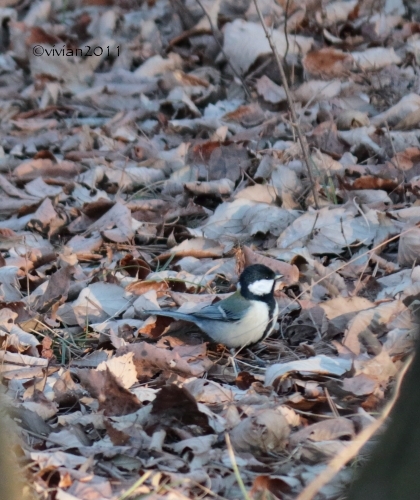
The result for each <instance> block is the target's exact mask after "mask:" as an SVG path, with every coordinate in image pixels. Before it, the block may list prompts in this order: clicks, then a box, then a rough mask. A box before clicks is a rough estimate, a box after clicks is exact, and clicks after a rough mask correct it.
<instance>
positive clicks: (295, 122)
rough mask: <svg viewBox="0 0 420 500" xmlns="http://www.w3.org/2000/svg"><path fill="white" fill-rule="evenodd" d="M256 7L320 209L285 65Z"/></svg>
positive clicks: (316, 204)
mask: <svg viewBox="0 0 420 500" xmlns="http://www.w3.org/2000/svg"><path fill="white" fill-rule="evenodd" d="M197 1H198V0H197ZM254 5H255V8H256V9H257V13H258V17H259V18H260V21H261V24H262V27H263V28H264V33H265V36H266V37H267V40H268V43H269V44H270V47H271V50H272V52H273V54H274V57H275V59H276V62H277V66H278V68H279V71H280V78H281V81H282V84H283V87H284V91H285V92H286V98H287V104H288V105H289V108H290V113H291V114H292V125H293V127H294V128H295V129H296V133H297V136H298V139H299V143H300V147H301V148H302V152H303V158H304V160H305V164H306V169H307V171H308V178H309V182H310V183H311V189H312V194H313V196H314V202H315V207H316V208H319V198H318V192H317V190H316V187H315V182H314V179H313V175H312V170H311V162H310V158H309V152H308V148H307V147H306V142H305V139H304V137H303V134H302V130H301V129H300V127H299V124H298V120H297V115H296V109H295V104H294V102H293V98H292V94H291V93H290V89H289V85H288V83H287V78H286V74H285V72H284V69H283V64H282V62H281V59H280V54H279V53H278V51H277V48H276V46H275V45H274V42H273V39H272V38H271V35H270V33H269V31H268V29H267V26H266V24H265V21H264V17H263V15H262V12H261V9H260V6H259V5H258V0H254Z"/></svg>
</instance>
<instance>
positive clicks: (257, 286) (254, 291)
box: [239, 264, 277, 300]
mask: <svg viewBox="0 0 420 500" xmlns="http://www.w3.org/2000/svg"><path fill="white" fill-rule="evenodd" d="M276 278H277V276H276V274H275V272H274V271H272V270H271V269H270V268H269V267H267V266H264V265H263V264H254V265H252V266H248V267H246V268H245V269H244V271H243V273H242V274H241V276H240V278H239V285H240V290H241V294H242V295H243V296H244V297H245V298H247V299H254V300H267V299H268V298H271V297H273V291H274V285H275V280H276Z"/></svg>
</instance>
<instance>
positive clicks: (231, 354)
mask: <svg viewBox="0 0 420 500" xmlns="http://www.w3.org/2000/svg"><path fill="white" fill-rule="evenodd" d="M238 352H239V351H238ZM238 352H235V349H234V348H232V349H230V356H229V361H230V363H231V365H232V368H233V373H234V374H235V378H236V377H237V376H238V373H239V372H238V368H237V366H236V361H235V356H236V355H237V354H238Z"/></svg>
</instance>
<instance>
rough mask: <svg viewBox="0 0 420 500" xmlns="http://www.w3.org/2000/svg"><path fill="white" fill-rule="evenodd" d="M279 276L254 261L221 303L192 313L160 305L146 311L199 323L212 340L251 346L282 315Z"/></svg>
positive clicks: (266, 335)
mask: <svg viewBox="0 0 420 500" xmlns="http://www.w3.org/2000/svg"><path fill="white" fill-rule="evenodd" d="M278 278H281V275H276V274H275V273H274V272H273V271H272V270H271V269H270V268H269V267H267V266H264V265H262V264H254V265H252V266H248V267H246V268H245V269H244V271H243V273H242V274H241V276H240V278H239V284H238V289H237V291H236V292H235V293H234V294H233V295H231V296H230V297H228V298H227V299H224V300H221V301H220V302H217V304H213V305H210V306H206V307H204V308H203V309H201V310H200V311H197V312H194V313H190V314H187V313H181V312H177V311H164V310H160V309H159V310H149V311H144V312H145V313H147V314H153V315H156V316H169V317H170V318H174V319H181V320H184V321H190V322H191V323H195V324H196V325H197V326H198V327H199V328H200V329H201V330H203V332H205V333H206V334H207V335H208V336H209V337H210V338H211V339H212V340H214V341H215V342H218V343H219V344H224V345H225V346H226V347H229V348H239V347H240V348H242V347H246V346H250V345H252V344H255V343H257V342H260V341H261V340H264V339H265V338H266V337H268V336H269V335H270V334H271V333H272V331H273V329H274V326H275V324H276V321H277V316H278V305H277V302H276V299H275V298H274V286H275V282H276V279H278Z"/></svg>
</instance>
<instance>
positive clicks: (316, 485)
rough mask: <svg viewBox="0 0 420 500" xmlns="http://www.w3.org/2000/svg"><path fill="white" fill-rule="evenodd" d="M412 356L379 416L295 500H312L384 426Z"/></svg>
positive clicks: (412, 356)
mask: <svg viewBox="0 0 420 500" xmlns="http://www.w3.org/2000/svg"><path fill="white" fill-rule="evenodd" d="M413 358H414V355H411V356H410V358H409V359H408V360H407V362H406V363H405V365H404V366H403V368H402V370H401V372H400V374H399V377H398V379H397V384H396V388H395V392H394V395H393V396H392V398H391V400H390V401H389V402H388V404H387V405H386V406H385V408H384V410H383V412H382V413H381V416H380V417H379V418H378V419H377V420H375V421H374V422H372V423H371V424H370V425H369V426H368V427H366V428H365V429H364V430H363V431H362V432H361V433H360V434H359V435H358V436H357V439H355V440H353V441H352V442H351V443H350V444H349V446H347V448H344V449H343V450H342V451H341V452H340V453H338V455H336V456H335V457H334V458H333V459H332V460H331V462H330V463H329V464H328V465H327V468H326V469H324V470H323V471H322V472H321V474H320V475H319V476H317V477H316V478H315V479H314V480H313V481H312V482H311V483H309V484H308V486H306V488H305V489H304V490H303V491H301V493H300V494H299V495H298V497H297V498H296V500H312V499H313V498H314V497H315V495H316V494H317V493H318V492H319V490H320V489H321V488H322V487H323V486H325V485H326V484H327V483H329V482H330V481H331V479H333V478H334V477H335V475H336V474H337V473H338V472H339V471H340V470H341V469H342V468H343V467H344V466H345V465H346V463H347V462H348V461H349V460H351V459H352V458H354V457H355V456H356V455H357V453H358V452H359V451H360V449H361V448H362V447H363V446H364V445H365V444H366V443H367V442H368V441H369V439H371V437H372V436H373V435H374V434H375V433H376V432H377V431H378V430H379V428H380V427H381V426H382V425H383V424H384V422H385V420H386V419H387V418H388V416H389V414H390V413H391V410H392V408H393V407H394V405H395V402H396V401H397V399H398V396H399V395H400V391H401V384H402V381H403V380H404V375H405V374H406V373H407V370H408V368H409V367H410V366H411V363H412V361H413Z"/></svg>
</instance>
